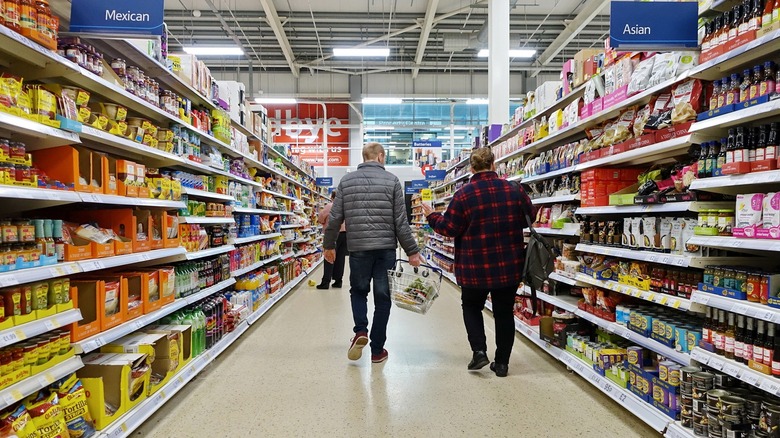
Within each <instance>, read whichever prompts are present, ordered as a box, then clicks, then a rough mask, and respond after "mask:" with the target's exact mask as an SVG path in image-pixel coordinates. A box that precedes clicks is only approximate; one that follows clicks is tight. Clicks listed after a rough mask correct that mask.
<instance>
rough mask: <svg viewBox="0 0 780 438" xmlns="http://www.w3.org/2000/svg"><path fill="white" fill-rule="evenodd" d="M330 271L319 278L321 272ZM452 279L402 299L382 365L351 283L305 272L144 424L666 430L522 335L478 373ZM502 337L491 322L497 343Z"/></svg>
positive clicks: (540, 433)
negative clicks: (495, 369)
mask: <svg viewBox="0 0 780 438" xmlns="http://www.w3.org/2000/svg"><path fill="white" fill-rule="evenodd" d="M321 269H322V268H320V269H319V270H318V271H317V272H315V273H314V274H313V276H312V277H311V278H314V279H317V280H319V278H320V276H321ZM344 283H345V286H346V284H347V281H345V282H344ZM444 284H445V285H444V286H443V288H442V289H443V290H442V294H441V297H440V298H439V299H438V300H437V301H436V303H435V304H434V306H433V308H432V309H431V311H430V312H429V313H428V314H427V315H425V316H421V315H417V314H413V313H410V312H407V311H404V310H401V309H397V308H394V309H393V311H392V314H391V317H390V326H389V330H388V333H389V334H388V343H387V345H386V347H387V350H388V351H389V352H390V358H389V360H388V361H387V362H386V363H384V364H378V365H373V364H371V360H370V357H369V356H370V352H369V350H368V349H366V350H365V353H364V355H363V358H362V359H360V360H359V361H357V362H350V361H349V360H348V359H347V357H346V353H347V348H348V345H349V339H350V337H351V335H352V333H351V331H352V317H351V312H350V306H349V292H348V291H349V289H348V288H344V289H331V290H328V291H321V290H316V289H314V288H313V287H309V286H307V285H306V283H305V282H304V283H302V284H301V286H299V287H298V288H297V289H296V290H295V291H293V292H292V293H291V294H290V295H289V296H288V297H287V298H285V299H284V300H283V301H282V302H280V303H279V304H277V306H276V307H275V308H274V309H273V310H272V311H271V312H269V314H267V315H266V316H264V318H263V320H261V321H260V322H258V323H256V324H255V325H253V327H252V328H251V329H250V330H249V331H248V332H247V333H245V334H244V336H243V337H242V338H241V339H239V340H238V341H237V342H236V343H235V344H234V345H233V346H232V347H231V348H230V349H228V350H227V351H226V352H225V353H223V354H222V355H221V356H220V357H219V358H218V359H217V361H216V363H215V365H213V366H212V367H211V368H209V369H208V370H207V371H206V372H205V373H204V374H202V375H201V376H199V377H198V378H197V379H196V380H194V381H193V382H192V383H190V384H189V385H187V386H186V387H184V388H183V389H182V390H181V392H180V393H179V394H177V395H176V396H175V397H174V398H173V399H172V400H170V401H169V402H168V403H167V404H166V405H165V406H164V407H163V409H162V410H161V411H160V412H158V413H157V414H155V415H154V416H153V417H151V418H150V419H149V420H148V421H147V423H146V424H145V425H144V426H143V427H142V428H141V429H139V430H138V431H136V432H135V434H136V435H137V436H144V437H147V436H148V437H161V438H162V437H166V438H167V437H177V438H185V437H263V436H271V437H304V436H305V437H319V436H328V437H358V436H361V437H366V436H398V437H407V436H409V437H412V436H414V437H417V436H419V437H434V436H436V437H438V436H441V437H460V436H469V437H481V436H491V437H503V436H506V437H574V436H582V437H621V438H627V437H651V436H659V435H658V434H657V433H656V432H655V431H653V430H652V429H651V428H649V427H647V426H646V425H645V424H644V423H643V422H642V421H641V420H639V419H637V418H635V417H634V416H633V415H631V414H630V413H628V412H627V411H625V410H624V409H622V408H621V407H619V406H618V405H617V404H615V403H614V402H612V400H611V399H609V398H607V397H606V396H604V395H603V394H602V393H600V392H599V391H598V390H597V389H595V388H593V387H592V386H590V384H588V383H587V382H585V381H584V380H583V379H582V378H580V377H579V376H577V375H573V374H571V373H570V372H568V371H567V370H566V368H565V367H564V365H562V364H561V363H560V362H557V361H555V360H553V359H551V358H550V357H549V356H548V355H547V354H546V353H544V352H543V351H541V350H540V349H538V348H537V347H536V346H534V345H533V344H531V343H530V342H528V341H527V340H526V339H525V338H523V337H522V336H521V335H519V334H518V335H517V340H516V343H515V348H514V352H513V355H512V360H511V363H510V369H509V372H510V375H509V377H507V378H504V379H500V378H498V377H496V376H495V375H494V374H493V373H492V372H490V371H489V370H488V368H487V367H486V368H485V369H483V370H482V371H481V372H477V373H469V372H467V371H466V364H467V363H468V361H469V360H470V356H471V352H470V351H469V347H468V343H467V341H466V335H465V329H464V328H463V322H462V319H461V315H460V303H459V295H458V291H457V289H456V288H455V287H453V286H452V285H451V284H450V283H448V282H447V281H446V280H445V283H444ZM486 326H487V327H488V328H490V327H491V326H492V317H491V316H489V314H487V313H486ZM492 337H493V333H492V330H490V331H489V332H488V339H489V342H488V344H489V345H490V344H491V343H492V339H491V338H492ZM490 348H493V347H490ZM491 356H492V354H491Z"/></svg>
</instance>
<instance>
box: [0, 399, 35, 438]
mask: <svg viewBox="0 0 780 438" xmlns="http://www.w3.org/2000/svg"><path fill="white" fill-rule="evenodd" d="M11 436H14V437H19V438H28V437H29V438H32V437H35V436H36V432H35V424H33V420H32V417H30V413H29V412H27V408H25V407H24V404H19V406H18V407H17V408H16V409H14V410H13V411H10V412H7V413H5V414H3V415H0V437H11Z"/></svg>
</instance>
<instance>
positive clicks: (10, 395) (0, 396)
mask: <svg viewBox="0 0 780 438" xmlns="http://www.w3.org/2000/svg"><path fill="white" fill-rule="evenodd" d="M83 366H84V364H83V363H82V362H81V358H80V357H79V356H75V357H71V358H70V359H67V360H64V361H63V362H62V363H59V364H57V365H54V366H53V367H51V368H49V369H48V370H46V371H44V372H42V373H38V374H34V375H32V376H30V377H28V378H26V379H24V380H22V381H20V382H17V383H15V384H13V385H11V386H9V387H7V388H5V389H3V390H0V409H5V408H7V407H8V406H11V405H12V404H14V403H16V402H18V401H19V400H21V399H23V398H24V397H27V396H28V395H31V394H34V393H35V392H36V391H39V390H41V389H43V388H45V387H47V386H49V385H51V384H52V383H54V382H56V381H57V380H60V379H61V378H63V377H65V376H68V375H70V374H72V373H74V372H76V371H77V370H78V369H80V368H81V367H83Z"/></svg>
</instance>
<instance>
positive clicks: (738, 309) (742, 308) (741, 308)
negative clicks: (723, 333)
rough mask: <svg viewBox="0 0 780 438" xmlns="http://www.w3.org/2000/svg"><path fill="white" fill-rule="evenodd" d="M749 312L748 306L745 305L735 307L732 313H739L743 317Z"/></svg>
mask: <svg viewBox="0 0 780 438" xmlns="http://www.w3.org/2000/svg"><path fill="white" fill-rule="evenodd" d="M747 310H748V306H746V305H744V304H737V305H735V306H734V307H732V308H731V311H732V312H734V313H739V314H741V315H744V314H745V313H746V312H747Z"/></svg>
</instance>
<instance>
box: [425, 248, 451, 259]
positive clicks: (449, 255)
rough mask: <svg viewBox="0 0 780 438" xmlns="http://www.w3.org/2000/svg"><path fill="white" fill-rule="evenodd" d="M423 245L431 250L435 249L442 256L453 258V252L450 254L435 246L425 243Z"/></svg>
mask: <svg viewBox="0 0 780 438" xmlns="http://www.w3.org/2000/svg"><path fill="white" fill-rule="evenodd" d="M425 247H426V248H428V249H430V250H432V251H435V252H436V253H438V254H441V255H443V256H444V257H447V258H448V259H450V260H455V254H450V253H448V252H444V251H443V250H441V249H439V248H436V247H433V246H431V245H425Z"/></svg>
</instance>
